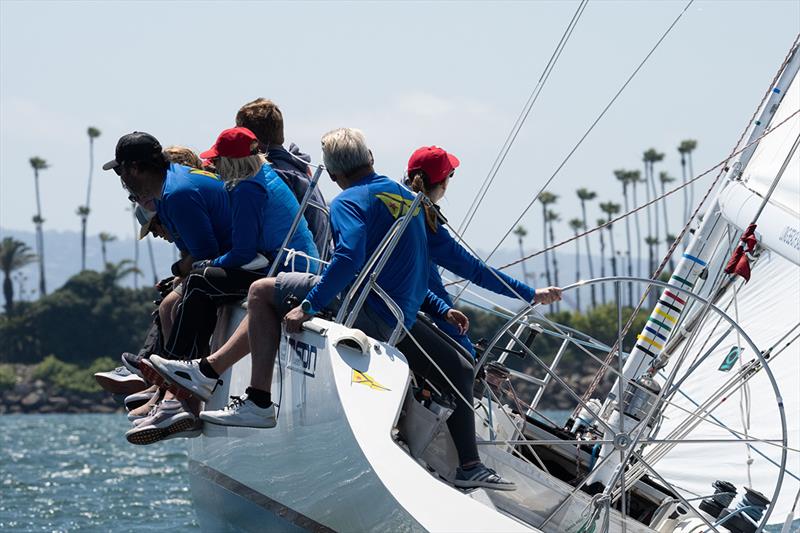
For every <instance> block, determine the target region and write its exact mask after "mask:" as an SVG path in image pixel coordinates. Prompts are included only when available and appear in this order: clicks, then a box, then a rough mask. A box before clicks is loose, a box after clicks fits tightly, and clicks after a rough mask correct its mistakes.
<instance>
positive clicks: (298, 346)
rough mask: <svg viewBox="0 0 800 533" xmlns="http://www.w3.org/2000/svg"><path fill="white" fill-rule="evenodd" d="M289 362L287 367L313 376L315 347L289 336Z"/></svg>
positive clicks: (315, 367) (315, 357)
mask: <svg viewBox="0 0 800 533" xmlns="http://www.w3.org/2000/svg"><path fill="white" fill-rule="evenodd" d="M289 358H290V359H289V364H288V365H287V368H288V369H290V370H294V371H296V372H302V373H303V374H305V375H306V376H309V377H312V378H313V377H314V374H315V373H316V371H317V347H316V346H311V345H308V344H306V343H304V342H300V341H298V340H295V339H293V338H291V337H289Z"/></svg>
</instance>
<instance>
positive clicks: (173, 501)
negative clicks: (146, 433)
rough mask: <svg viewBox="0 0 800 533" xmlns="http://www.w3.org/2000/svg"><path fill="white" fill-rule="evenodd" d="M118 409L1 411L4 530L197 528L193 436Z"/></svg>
mask: <svg viewBox="0 0 800 533" xmlns="http://www.w3.org/2000/svg"><path fill="white" fill-rule="evenodd" d="M129 428H130V424H129V423H128V421H127V419H126V418H125V417H124V416H123V415H120V414H114V415H98V414H91V415H90V414H87V415H3V416H0V531H4V532H5V531H49V532H60V531H197V530H199V529H198V526H197V520H196V518H195V514H194V509H193V508H192V502H191V497H190V493H189V479H188V474H187V472H186V464H187V454H186V448H187V446H186V442H185V441H181V440H170V441H166V442H162V443H159V444H155V445H152V446H132V445H130V444H128V442H127V441H126V440H125V437H124V434H125V431H127V430H128V429H129Z"/></svg>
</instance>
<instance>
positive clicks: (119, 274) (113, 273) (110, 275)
mask: <svg viewBox="0 0 800 533" xmlns="http://www.w3.org/2000/svg"><path fill="white" fill-rule="evenodd" d="M131 274H133V275H134V279H136V277H137V276H141V275H142V271H141V270H139V269H138V268H137V267H136V266H135V265H134V264H133V261H131V260H130V259H123V260H122V261H120V262H119V263H106V268H105V270H104V271H103V276H104V277H105V278H106V280H108V281H109V282H110V283H112V284H116V283H118V282H120V281H122V279H123V278H125V277H126V276H130V275H131Z"/></svg>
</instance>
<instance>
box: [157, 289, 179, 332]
mask: <svg viewBox="0 0 800 533" xmlns="http://www.w3.org/2000/svg"><path fill="white" fill-rule="evenodd" d="M180 301H181V296H180V294H178V293H176V292H175V291H172V292H170V293H169V294H167V295H166V296H165V297H164V299H163V300H162V301H161V304H160V305H159V306H158V317H159V318H160V319H161V334H162V335H163V336H164V339H165V342H166V339H168V338H169V334H170V333H171V332H172V323H173V318H174V316H175V311H176V310H177V307H178V306H177V304H178V302H180Z"/></svg>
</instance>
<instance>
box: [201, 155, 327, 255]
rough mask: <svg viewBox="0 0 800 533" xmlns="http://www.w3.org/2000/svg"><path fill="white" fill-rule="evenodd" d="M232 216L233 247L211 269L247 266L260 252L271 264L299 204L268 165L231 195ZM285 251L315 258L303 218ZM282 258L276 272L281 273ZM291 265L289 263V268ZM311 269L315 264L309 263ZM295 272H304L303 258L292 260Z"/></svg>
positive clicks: (310, 236)
mask: <svg viewBox="0 0 800 533" xmlns="http://www.w3.org/2000/svg"><path fill="white" fill-rule="evenodd" d="M230 198H231V211H232V215H233V244H232V247H231V249H230V251H228V252H227V253H225V254H224V255H221V256H220V257H217V258H216V259H214V260H213V261H212V262H211V265H212V266H218V267H223V268H237V267H241V266H242V265H246V264H247V263H249V262H250V261H252V260H253V259H255V257H256V254H258V253H261V254H262V255H264V256H265V257H266V258H268V259H269V260H270V261H273V260H274V259H275V258H276V257H277V255H278V252H279V251H280V247H281V245H282V244H283V241H284V239H286V235H287V234H288V233H289V229H290V227H291V225H292V222H293V221H294V219H295V216H296V215H297V212H298V211H299V210H300V205H299V204H298V203H297V199H296V198H295V196H294V194H293V193H292V191H291V189H289V187H288V186H287V185H286V183H284V182H283V180H282V179H281V178H280V177H279V176H278V174H276V173H275V170H273V168H272V166H270V165H269V163H264V165H263V166H262V167H261V170H259V172H258V173H257V174H256V175H255V176H252V177H250V178H248V179H246V180H242V181H240V182H239V183H237V184H236V186H234V187H233V189H232V190H231V192H230ZM287 248H290V249H294V250H295V251H297V252H303V253H304V254H306V255H308V256H309V257H314V258H317V257H318V255H317V247H316V246H315V245H314V238H313V236H312V235H311V231H309V229H308V224H307V223H306V220H305V219H304V218H301V219H300V223H299V225H298V226H297V229H296V231H295V232H294V235H292V238H291V239H290V240H289V244H288V246H287ZM285 258H286V256H285V255H284V256H283V258H282V259H281V266H280V267H279V270H283V269H284V268H283V265H284V263H285V261H284V259H285ZM291 266H292V263H291V262H290V263H289V265H287V267H288V268H290V267H291ZM310 267H311V268H312V269H313V268H315V267H316V264H315V263H313V262H312V264H311V265H310ZM294 268H295V270H300V271H305V270H306V268H307V261H306V259H305V258H303V257H302V256H297V257H296V258H295V260H294Z"/></svg>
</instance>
